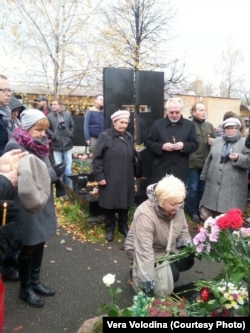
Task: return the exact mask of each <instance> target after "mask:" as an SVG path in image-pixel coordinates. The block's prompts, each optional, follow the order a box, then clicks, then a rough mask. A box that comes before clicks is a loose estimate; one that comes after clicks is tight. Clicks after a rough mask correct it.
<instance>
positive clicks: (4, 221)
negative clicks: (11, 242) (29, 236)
mask: <svg viewBox="0 0 250 333" xmlns="http://www.w3.org/2000/svg"><path fill="white" fill-rule="evenodd" d="M6 215H7V202H4V203H3V219H2V225H5V223H6Z"/></svg>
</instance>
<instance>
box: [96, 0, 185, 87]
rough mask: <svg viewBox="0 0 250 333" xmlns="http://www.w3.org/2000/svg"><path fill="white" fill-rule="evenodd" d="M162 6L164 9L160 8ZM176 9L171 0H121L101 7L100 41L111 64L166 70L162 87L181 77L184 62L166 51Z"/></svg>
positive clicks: (177, 80)
mask: <svg viewBox="0 0 250 333" xmlns="http://www.w3.org/2000/svg"><path fill="white" fill-rule="evenodd" d="M163 8H164V10H163ZM175 15H176V10H175V8H174V7H173V5H172V4H171V1H160V0H121V1H119V2H114V3H113V4H112V5H111V6H110V8H108V9H106V10H105V9H104V10H103V16H101V21H102V24H103V29H102V41H103V44H104V45H105V49H106V51H107V52H108V54H109V60H108V59H107V58H106V59H105V60H106V61H109V64H110V66H112V67H118V68H128V69H133V70H134V71H135V72H136V71H138V70H158V71H159V70H161V71H164V72H165V76H166V82H165V88H166V89H167V88H168V87H170V86H171V84H173V85H176V84H178V83H179V82H181V81H182V80H183V79H184V66H183V65H182V64H179V62H178V61H177V60H176V59H174V60H173V61H171V53H170V52H169V51H168V48H167V42H168V41H169V40H170V39H172V38H174V37H175V36H174V35H173V28H172V26H171V24H172V21H173V19H174V17H175Z"/></svg>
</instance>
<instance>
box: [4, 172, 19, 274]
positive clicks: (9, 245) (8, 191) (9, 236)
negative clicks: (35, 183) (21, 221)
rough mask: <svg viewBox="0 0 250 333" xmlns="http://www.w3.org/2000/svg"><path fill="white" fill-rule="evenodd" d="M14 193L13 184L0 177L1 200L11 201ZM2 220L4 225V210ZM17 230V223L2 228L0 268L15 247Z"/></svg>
mask: <svg viewBox="0 0 250 333" xmlns="http://www.w3.org/2000/svg"><path fill="white" fill-rule="evenodd" d="M14 192H15V190H14V187H13V186H12V184H11V182H10V181H9V180H8V179H7V178H6V177H4V176H3V175H0V200H11V199H12V198H13V196H14ZM0 220H1V223H2V210H1V211H0ZM16 229H17V225H16V223H9V224H6V225H5V226H0V267H1V266H2V263H3V261H4V259H5V258H6V257H7V256H8V255H9V254H10V253H11V251H12V249H13V247H14V243H15V233H16Z"/></svg>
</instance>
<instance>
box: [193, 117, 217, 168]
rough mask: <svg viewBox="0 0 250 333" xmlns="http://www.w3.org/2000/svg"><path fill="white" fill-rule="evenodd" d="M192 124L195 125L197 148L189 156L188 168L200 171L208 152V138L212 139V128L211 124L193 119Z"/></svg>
mask: <svg viewBox="0 0 250 333" xmlns="http://www.w3.org/2000/svg"><path fill="white" fill-rule="evenodd" d="M193 123H194V125H195V129H196V134H197V141H198V143H199V147H198V149H197V150H196V151H195V152H194V153H192V154H191V155H189V168H191V169H202V167H203V165H204V163H205V160H206V158H207V156H208V153H209V151H210V145H209V144H208V137H209V136H210V137H214V128H213V125H212V124H211V123H209V122H207V121H203V122H199V121H197V120H196V119H195V118H194V119H193Z"/></svg>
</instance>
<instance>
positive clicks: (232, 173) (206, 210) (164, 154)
mask: <svg viewBox="0 0 250 333" xmlns="http://www.w3.org/2000/svg"><path fill="white" fill-rule="evenodd" d="M35 102H36V103H37V105H36V108H28V107H25V106H24V104H23V103H22V101H20V100H19V99H18V98H17V97H15V96H12V94H11V88H10V85H9V82H8V79H7V77H5V76H4V75H0V184H1V195H0V208H1V209H0V213H1V220H2V226H1V229H0V240H1V242H0V263H1V275H2V278H3V280H4V279H11V280H13V281H19V284H20V288H19V294H18V296H19V298H20V299H22V300H23V301H24V302H26V303H27V304H29V305H30V306H33V307H38V308H39V307H43V306H44V300H43V299H42V298H41V297H40V296H41V295H42V296H54V295H55V293H56V290H55V289H54V288H51V287H48V286H46V285H44V284H43V283H42V282H41V280H40V272H41V266H42V260H43V251H44V246H45V244H46V241H47V240H48V239H49V238H51V237H53V236H54V235H55V233H56V225H57V221H56V214H55V206H54V193H53V185H54V184H55V185H59V184H61V180H62V177H63V176H64V175H66V176H68V177H70V175H71V173H72V170H71V168H72V148H73V138H74V133H75V123H74V120H73V118H72V116H71V114H70V112H68V111H65V110H63V108H62V102H61V101H60V99H58V98H54V99H52V100H51V105H49V103H48V99H47V97H45V96H39V97H38V98H37V99H36V100H35ZM103 103H104V99H103V96H102V95H97V96H96V97H95V101H94V106H93V107H90V108H88V110H87V111H86V114H85V118H84V125H83V133H84V134H83V135H84V140H85V142H86V146H87V147H89V148H90V147H91V149H93V152H92V167H93V173H94V175H95V180H96V182H97V183H98V204H99V207H100V209H101V211H102V213H103V215H104V222H105V232H106V240H107V241H108V242H112V241H113V239H114V235H115V228H116V222H117V225H118V231H119V232H120V233H121V234H122V235H123V236H124V248H125V251H126V253H127V256H128V258H129V260H130V261H131V277H132V279H133V283H134V284H136V285H137V286H138V288H139V290H142V291H143V292H144V293H146V294H148V295H154V288H155V286H156V281H155V267H156V266H155V258H156V257H157V256H159V254H162V253H164V251H165V249H166V247H167V245H169V246H170V245H171V246H170V248H171V252H172V253H176V252H178V251H180V249H182V248H183V247H185V246H186V245H187V244H188V243H190V242H191V240H192V237H191V235H190V232H189V225H188V222H187V214H188V215H189V217H190V219H191V220H192V221H193V223H195V224H197V225H199V224H200V223H202V222H204V221H205V219H206V218H207V217H208V216H216V215H218V214H222V213H225V212H226V211H227V210H228V209H230V208H239V209H241V210H242V211H243V212H245V210H246V204H247V194H248V173H249V168H250V143H249V142H250V135H247V134H246V130H245V127H244V124H243V122H242V120H241V118H240V117H239V116H238V115H236V114H234V113H233V112H231V111H230V112H228V113H227V114H225V116H224V118H223V119H222V122H221V127H220V128H217V129H215V128H214V126H213V124H211V123H210V122H208V121H207V115H206V108H205V105H204V104H203V103H201V102H198V103H195V104H194V105H193V106H192V108H191V110H190V112H191V119H186V118H184V116H183V114H182V112H183V108H184V104H183V101H182V100H181V99H180V98H178V97H173V98H169V99H168V100H167V101H166V103H165V105H164V113H163V116H162V118H160V119H157V120H155V121H154V122H153V123H152V124H151V126H150V128H149V130H148V136H147V140H146V149H147V150H148V151H149V152H150V153H151V154H152V160H151V163H152V168H151V170H152V174H151V176H150V179H149V182H150V185H149V186H148V187H147V189H146V195H147V199H146V200H145V201H143V202H142V203H141V204H139V205H138V206H137V207H136V209H135V212H134V215H133V219H132V222H131V225H130V226H129V216H128V213H129V208H130V207H133V206H134V205H135V175H134V157H135V148H134V146H135V142H134V139H133V135H132V134H131V133H130V132H129V131H128V130H127V127H128V125H129V122H130V112H129V111H126V110H114V113H112V114H111V121H112V125H111V128H105V118H104V110H103ZM27 157H29V158H27ZM23 168H24V170H25V171H23ZM24 175H26V179H25V180H26V181H27V177H30V179H29V180H28V181H29V182H32V181H33V184H32V183H31V186H33V187H34V192H33V197H32V198H31V199H27V196H28V194H29V193H24V192H25V190H24V189H23V188H22V186H21V184H22V182H23V181H24V180H23V179H24ZM41 182H42V185H41V186H40V185H39V184H41ZM38 185H39V186H38ZM41 188H42V190H41ZM41 191H42V192H41ZM34 193H35V194H34ZM6 203H7V205H8V209H7V216H6V218H3V217H4V216H5V213H6V210H5V208H6V207H5V206H4V204H6ZM5 220H6V221H5ZM170 226H171V244H168V242H169V236H168V235H169V233H170ZM193 263H194V258H193V257H192V256H188V257H187V258H184V259H183V260H180V261H177V262H175V263H174V264H171V272H172V277H173V282H176V281H177V280H178V278H179V275H180V272H183V271H186V270H188V269H190V268H191V267H192V266H193ZM158 287H159V286H158ZM0 292H1V293H2V295H3V293H4V286H3V283H2V281H1V280H0ZM3 311H4V309H1V316H0V325H3V320H4V319H3ZM0 330H1V329H0Z"/></svg>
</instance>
